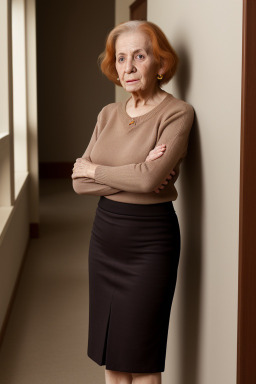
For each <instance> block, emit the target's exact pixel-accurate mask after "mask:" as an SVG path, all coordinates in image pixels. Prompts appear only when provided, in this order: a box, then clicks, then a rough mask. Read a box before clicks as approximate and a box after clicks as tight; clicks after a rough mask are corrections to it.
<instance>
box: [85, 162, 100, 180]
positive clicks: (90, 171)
mask: <svg viewBox="0 0 256 384" xmlns="http://www.w3.org/2000/svg"><path fill="white" fill-rule="evenodd" d="M96 168H97V164H93V163H90V165H89V166H88V167H87V168H86V174H87V176H86V177H89V178H90V179H95V171H96Z"/></svg>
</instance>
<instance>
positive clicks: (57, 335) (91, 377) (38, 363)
mask: <svg viewBox="0 0 256 384" xmlns="http://www.w3.org/2000/svg"><path fill="white" fill-rule="evenodd" d="M98 199H99V197H96V196H79V195H77V194H75V192H74V191H73V189H72V184H71V181H70V180H69V179H59V180H50V179H49V180H42V181H41V182H40V215H41V216H40V221H41V222H40V238H39V239H33V240H31V241H30V244H29V248H28V253H27V255H26V259H25V264H24V268H23V271H22V275H21V279H20V283H19V286H18V290H17V295H16V297H15V302H14V305H13V308H12V312H11V316H10V319H9V323H8V327H7V330H6V333H5V337H4V341H3V344H2V347H1V350H0V383H1V384H104V382H105V380H104V369H105V367H99V366H98V365H97V364H96V363H94V362H93V361H92V360H91V359H89V357H88V356H87V333H88V270H87V260H88V247H89V240H90V233H91V227H92V223H93V219H94V214H95V209H96V206H97V202H98ZM14 241H15V239H14Z"/></svg>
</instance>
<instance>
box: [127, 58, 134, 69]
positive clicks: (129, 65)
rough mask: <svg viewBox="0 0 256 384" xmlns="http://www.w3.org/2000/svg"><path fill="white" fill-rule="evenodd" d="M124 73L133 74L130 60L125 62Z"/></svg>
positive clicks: (131, 60)
mask: <svg viewBox="0 0 256 384" xmlns="http://www.w3.org/2000/svg"><path fill="white" fill-rule="evenodd" d="M125 72H126V73H131V72H134V64H133V59H132V58H129V59H127V60H126V67H125Z"/></svg>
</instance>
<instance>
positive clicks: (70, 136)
mask: <svg viewBox="0 0 256 384" xmlns="http://www.w3.org/2000/svg"><path fill="white" fill-rule="evenodd" d="M60 5H61V6H60ZM113 26H114V0H110V1H105V2H104V1H99V0H96V1H95V0H94V1H90V2H87V1H83V0H76V1H73V2H71V1H63V2H61V3H60V2H56V1H52V2H51V1H50V2H49V1H48V2H47V1H44V0H38V1H37V62H38V131H39V132H38V133H39V160H40V161H41V162H69V161H70V162H74V161H75V159H76V158H77V157H79V156H81V155H82V153H83V152H84V150H85V149H86V146H87V144H88V142H89V140H90V137H91V134H92V131H93V129H94V127H95V124H96V119H97V115H98V113H99V111H100V109H101V108H102V107H103V106H104V105H106V104H108V103H111V102H113V101H114V85H113V84H112V83H110V82H109V81H108V80H107V79H106V78H105V77H104V76H103V75H102V74H101V72H100V70H99V69H98V65H97V58H98V55H99V54H100V53H101V52H102V51H103V49H104V44H105V38H106V35H107V33H108V32H109V31H110V30H111V29H112V28H113Z"/></svg>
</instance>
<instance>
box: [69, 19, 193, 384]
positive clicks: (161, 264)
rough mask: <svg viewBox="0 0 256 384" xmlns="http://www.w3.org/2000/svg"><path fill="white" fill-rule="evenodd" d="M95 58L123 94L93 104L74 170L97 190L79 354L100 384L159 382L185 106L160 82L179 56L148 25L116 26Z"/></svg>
mask: <svg viewBox="0 0 256 384" xmlns="http://www.w3.org/2000/svg"><path fill="white" fill-rule="evenodd" d="M100 62H101V69H102V71H103V73H104V74H105V75H106V76H107V77H108V78H109V79H110V80H111V81H112V82H114V83H115V84H117V85H121V86H122V87H123V88H124V89H125V90H126V91H128V92H129V93H130V94H131V96H130V98H129V99H128V100H127V101H126V102H118V103H111V104H109V105H107V106H105V107H104V108H103V109H102V110H101V111H100V113H99V115H98V118H97V124H96V126H95V129H94V132H93V135H92V137H91V140H90V143H89V145H88V147H87V149H86V151H85V153H84V155H83V156H82V158H79V159H77V160H76V162H75V164H74V168H73V174H72V179H73V188H74V190H75V192H77V193H78V194H89V195H90V194H92V195H98V196H101V197H100V199H99V202H98V206H97V209H96V215H95V219H94V222H93V226H92V233H91V240H90V245H89V335H88V336H89V338H88V350H87V353H88V356H89V357H90V358H91V359H92V360H94V361H95V362H96V363H98V364H99V365H106V369H105V378H106V383H107V384H114V383H122V384H128V383H136V384H140V383H141V384H142V383H143V384H159V383H161V372H163V371H164V369H165V358H166V343H167V335H168V328H169V317H170V311H171V305H172V300H173V295H174V291H175V285H176V277H177V268H178V264H179V255H180V232H179V223H178V219H177V216H176V213H175V211H174V208H173V203H172V201H173V200H175V199H176V198H177V191H176V189H175V186H174V183H175V181H176V179H177V177H178V174H179V165H180V163H181V160H182V159H183V158H184V156H185V155H186V152H187V145H188V138H189V132H190V129H191V127H192V123H193V119H194V110H193V107H192V106H191V105H190V104H188V103H187V102H185V101H183V100H180V99H178V98H176V97H174V96H173V95H172V94H169V93H167V92H165V91H163V90H162V89H161V86H162V84H164V83H167V82H168V81H169V80H170V79H171V78H172V77H173V75H174V73H175V71H176V67H177V63H178V58H177V55H176V53H175V51H174V49H173V48H172V46H171V45H170V43H169V42H168V40H167V38H166V36H165V35H164V33H163V32H162V31H161V29H160V28H159V27H158V26H156V25H155V24H153V23H151V22H146V21H129V22H126V23H122V24H120V25H118V26H117V27H115V28H114V29H113V30H112V31H111V32H110V34H109V35H108V38H107V42H106V49H105V51H104V53H103V54H102V55H101V56H100Z"/></svg>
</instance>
